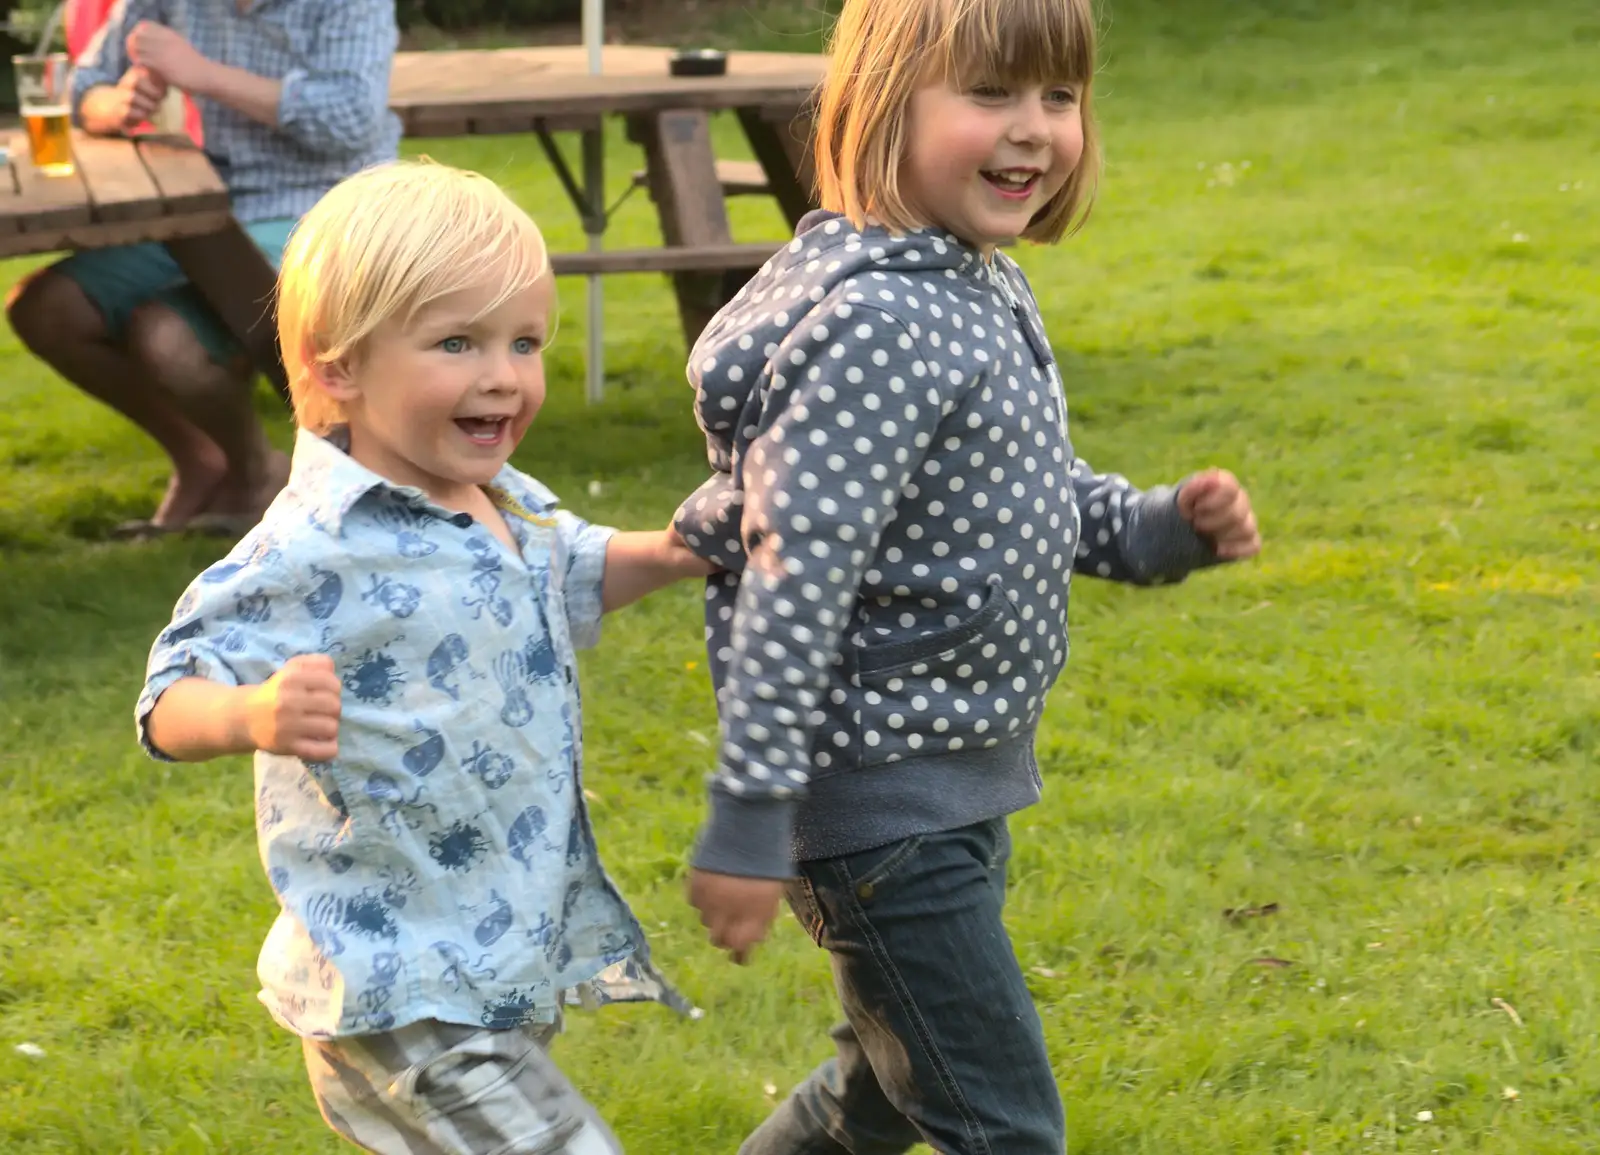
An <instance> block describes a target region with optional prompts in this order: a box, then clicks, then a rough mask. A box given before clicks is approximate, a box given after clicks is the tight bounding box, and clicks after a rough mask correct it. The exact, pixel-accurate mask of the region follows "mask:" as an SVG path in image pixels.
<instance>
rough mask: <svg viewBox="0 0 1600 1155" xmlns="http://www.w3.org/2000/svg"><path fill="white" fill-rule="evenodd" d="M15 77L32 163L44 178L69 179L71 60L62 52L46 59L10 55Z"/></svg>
mask: <svg viewBox="0 0 1600 1155" xmlns="http://www.w3.org/2000/svg"><path fill="white" fill-rule="evenodd" d="M11 67H12V69H13V71H14V72H15V74H16V77H17V106H18V111H19V112H20V113H21V114H22V123H23V124H24V125H26V126H27V129H28V149H29V151H30V152H31V153H32V155H33V164H34V167H35V168H37V169H38V170H39V171H40V172H42V173H44V174H45V175H46V176H71V175H72V172H73V168H72V133H71V131H70V123H71V118H72V112H71V100H72V98H71V94H70V93H69V92H68V91H67V75H68V73H69V71H70V70H71V67H72V66H71V61H70V60H69V58H68V56H67V54H66V53H65V52H56V53H51V54H50V55H48V56H13V57H12V58H11Z"/></svg>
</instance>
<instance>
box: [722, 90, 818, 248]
mask: <svg viewBox="0 0 1600 1155" xmlns="http://www.w3.org/2000/svg"><path fill="white" fill-rule="evenodd" d="M739 124H740V125H741V126H742V127H743V128H744V134H745V137H746V139H748V140H749V141H750V151H751V152H753V153H755V154H756V158H757V159H758V160H759V161H760V163H761V168H762V170H763V171H764V172H765V173H766V178H767V184H768V186H769V187H770V188H771V190H772V195H773V196H774V197H775V198H776V199H777V201H778V207H779V208H780V209H782V210H783V215H784V217H785V218H787V219H788V221H789V227H790V228H793V227H794V226H796V225H797V224H799V223H800V218H801V217H803V216H805V215H806V213H808V212H810V211H811V210H812V209H814V208H816V207H817V196H816V187H817V178H816V169H815V167H814V166H813V164H812V162H811V127H812V116H811V113H810V111H809V109H804V108H801V107H799V106H795V105H790V106H787V107H784V106H780V107H779V108H777V109H773V108H741V109H739Z"/></svg>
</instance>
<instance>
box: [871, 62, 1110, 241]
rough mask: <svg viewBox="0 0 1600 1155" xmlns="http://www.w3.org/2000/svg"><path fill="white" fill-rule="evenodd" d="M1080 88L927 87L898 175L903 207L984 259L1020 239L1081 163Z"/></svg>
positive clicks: (914, 104)
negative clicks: (981, 252) (999, 246)
mask: <svg viewBox="0 0 1600 1155" xmlns="http://www.w3.org/2000/svg"><path fill="white" fill-rule="evenodd" d="M1078 91H1079V86H1078V85H1074V84H1070V83H1067V82H1065V81H1063V82H1060V83H1055V84H1007V83H1004V82H1002V81H998V80H991V81H982V82H978V83H974V84H967V85H962V84H958V83H956V82H955V81H954V80H953V79H950V78H936V79H934V80H932V81H931V82H930V83H926V84H924V85H923V86H922V87H921V88H919V89H918V90H917V92H916V93H915V94H914V95H913V96H912V98H911V116H910V143H909V145H908V146H907V148H906V159H905V161H904V163H903V165H902V167H901V171H900V188H901V191H902V193H903V194H904V196H905V198H906V200H907V202H908V203H909V204H910V205H912V206H913V207H914V208H915V209H916V210H917V211H918V212H919V213H921V214H922V215H923V216H924V218H925V219H926V220H927V222H928V223H929V224H933V225H938V226H940V227H941V228H945V229H948V230H949V231H950V232H952V233H954V234H955V235H956V236H958V237H960V238H961V239H962V240H964V241H966V242H967V243H968V244H970V245H973V246H974V247H976V248H979V249H982V250H984V251H985V252H987V251H989V250H991V249H993V247H994V246H995V245H996V244H1000V243H1004V242H1008V241H1013V240H1015V239H1016V238H1018V237H1020V236H1021V235H1022V234H1023V232H1024V231H1025V230H1026V229H1027V227H1028V225H1029V223H1030V222H1031V221H1032V220H1033V218H1034V215H1035V214H1037V213H1038V212H1039V210H1040V209H1042V208H1044V207H1045V206H1046V205H1047V204H1049V203H1050V200H1051V199H1052V198H1053V197H1054V196H1055V195H1056V194H1057V193H1059V192H1060V191H1061V189H1062V186H1063V185H1065V184H1066V183H1067V178H1068V177H1070V176H1071V175H1072V171H1073V170H1074V169H1075V168H1077V167H1078V161H1079V160H1080V159H1082V157H1083V117H1082V114H1081V111H1080V109H1079V107H1078Z"/></svg>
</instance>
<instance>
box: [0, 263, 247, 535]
mask: <svg viewBox="0 0 1600 1155" xmlns="http://www.w3.org/2000/svg"><path fill="white" fill-rule="evenodd" d="M6 307H7V313H8V314H9V316H10V320H11V327H12V329H13V330H14V331H15V332H16V334H17V337H18V338H19V339H20V340H21V341H22V343H23V344H24V345H26V346H27V347H28V348H29V349H30V350H31V351H32V352H33V353H34V354H35V355H36V356H38V357H39V358H40V359H41V360H43V361H44V362H45V363H46V364H48V365H49V366H50V367H51V368H53V369H54V370H55V371H56V372H57V373H60V374H61V375H62V376H63V377H65V378H66V379H67V380H68V381H70V382H72V383H73V384H74V385H76V386H77V387H78V388H79V389H82V390H83V391H84V392H85V393H87V394H89V395H90V396H91V397H94V398H96V399H97V400H100V401H103V402H104V403H105V404H107V405H109V406H111V407H112V408H113V409H115V410H116V411H117V412H119V413H121V414H122V415H123V416H124V417H126V418H128V420H130V421H132V422H133V423H134V424H135V425H137V426H139V428H141V429H143V430H144V431H145V432H146V433H148V434H149V435H150V436H151V437H153V438H155V440H156V441H157V442H158V443H159V444H160V445H161V448H162V449H164V450H166V453H167V456H168V457H170V458H171V459H172V465H173V477H172V481H171V483H170V484H169V485H168V486H167V492H166V495H165V496H164V497H163V498H162V499H161V504H160V506H159V507H158V508H157V509H156V512H155V516H154V517H153V518H152V519H151V520H152V521H153V522H154V523H155V524H157V525H159V526H162V527H165V528H177V527H179V526H182V525H183V524H184V523H185V522H187V521H188V520H189V519H190V518H191V517H193V516H194V515H195V514H196V513H198V512H200V511H201V510H202V509H204V508H205V506H206V503H207V502H208V500H210V498H211V496H212V494H213V492H214V491H215V490H216V488H217V487H218V486H219V485H220V484H221V483H222V480H223V478H224V476H225V475H226V474H227V472H228V459H227V456H226V454H225V452H224V450H223V448H222V446H220V445H219V444H218V443H217V442H216V441H215V440H214V439H213V438H211V437H209V436H207V434H206V433H205V432H204V430H203V429H202V428H201V427H200V426H199V425H197V424H196V423H195V422H194V421H192V420H190V419H189V418H188V417H187V416H185V414H184V412H183V410H182V409H181V408H179V406H178V405H177V404H176V402H175V401H174V400H173V398H172V397H171V396H170V395H169V394H168V393H167V392H166V391H165V390H163V389H161V388H159V387H158V386H157V385H156V383H155V382H154V381H153V380H152V379H151V377H150V375H149V373H148V372H147V371H146V370H145V368H144V367H143V366H142V365H141V364H140V363H139V362H138V361H136V360H135V359H134V358H132V357H130V356H129V355H128V353H127V352H126V351H125V350H123V349H121V348H119V347H118V346H116V345H114V344H112V343H111V340H110V337H109V335H108V334H107V332H106V326H105V322H104V320H102V318H101V316H100V311H99V310H98V309H96V308H95V307H94V305H92V304H91V303H90V302H89V299H88V297H86V296H84V294H83V290H82V289H80V288H79V287H78V286H77V284H76V283H74V282H73V281H72V280H71V279H69V278H67V277H63V276H61V275H60V274H57V273H53V272H51V271H50V270H49V269H44V270H41V271H40V272H38V273H35V274H34V275H33V276H32V277H30V278H28V279H27V280H25V281H23V282H21V283H20V284H18V285H17V286H16V288H15V289H13V290H12V292H11V295H10V298H9V299H8V301H7V303H6Z"/></svg>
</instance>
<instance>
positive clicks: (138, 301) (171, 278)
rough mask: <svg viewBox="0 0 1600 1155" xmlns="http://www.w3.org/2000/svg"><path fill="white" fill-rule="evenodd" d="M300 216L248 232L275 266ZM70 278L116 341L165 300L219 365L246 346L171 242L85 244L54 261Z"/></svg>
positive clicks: (261, 224) (265, 223)
mask: <svg viewBox="0 0 1600 1155" xmlns="http://www.w3.org/2000/svg"><path fill="white" fill-rule="evenodd" d="M297 223H298V220H297V219H289V220H273V221H256V222H254V223H253V224H248V225H245V226H244V231H245V232H246V233H248V234H249V236H250V239H251V240H253V241H254V242H255V243H256V247H257V248H259V249H260V250H261V251H262V252H263V253H265V254H266V257H267V260H269V261H271V262H272V267H273V268H277V267H278V266H279V265H280V264H281V263H282V262H283V248H284V246H285V245H287V244H288V243H289V233H290V232H291V231H292V230H293V228H294V226H295V225H296V224H297ZM54 271H56V272H58V273H61V274H63V275H65V276H67V277H70V278H71V279H72V281H73V282H74V283H75V284H76V285H77V286H78V287H79V288H80V289H82V290H83V292H84V295H85V296H86V297H88V298H89V300H90V301H91V302H92V303H93V304H94V306H95V308H97V309H99V310H100V316H101V317H102V318H104V320H105V323H106V329H107V330H108V331H109V333H110V335H111V338H112V340H116V341H120V340H121V339H122V334H123V332H124V331H125V330H126V329H127V327H128V318H129V316H131V315H132V313H133V311H134V310H135V309H137V308H138V307H139V306H140V305H143V304H145V303H147V302H149V301H159V302H161V303H162V304H163V305H166V306H167V307H168V308H170V309H171V310H172V311H173V312H175V313H177V314H178V316H180V317H182V318H183V319H184V320H185V321H187V322H188V323H189V328H190V329H192V330H194V335H195V336H196V337H197V338H199V340H200V344H201V345H203V346H204V347H205V350H206V352H207V353H209V354H211V359H212V360H213V361H215V362H217V364H219V365H222V364H226V363H227V362H228V361H230V360H232V359H233V358H234V357H237V356H238V355H239V354H240V353H241V352H243V349H242V348H241V347H240V345H239V342H238V341H236V340H235V339H234V337H233V334H232V333H230V332H228V328H227V326H226V325H224V324H223V323H222V318H221V317H219V316H217V315H216V313H214V312H213V311H212V310H211V306H209V305H207V304H206V302H205V299H204V298H203V297H201V296H200V293H199V290H197V289H196V288H195V287H194V286H193V285H191V284H190V283H189V281H188V279H187V278H185V277H184V275H183V270H182V269H180V268H179V267H178V262H177V261H175V260H173V259H172V254H171V253H169V252H167V247H166V246H165V245H163V244H158V243H156V242H154V241H146V242H144V243H142V244H137V245H117V246H115V247H113V248H109V249H84V250H83V251H81V252H77V253H74V254H72V256H70V257H68V258H67V259H66V260H64V261H61V262H59V263H58V264H56V265H55V266H54Z"/></svg>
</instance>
